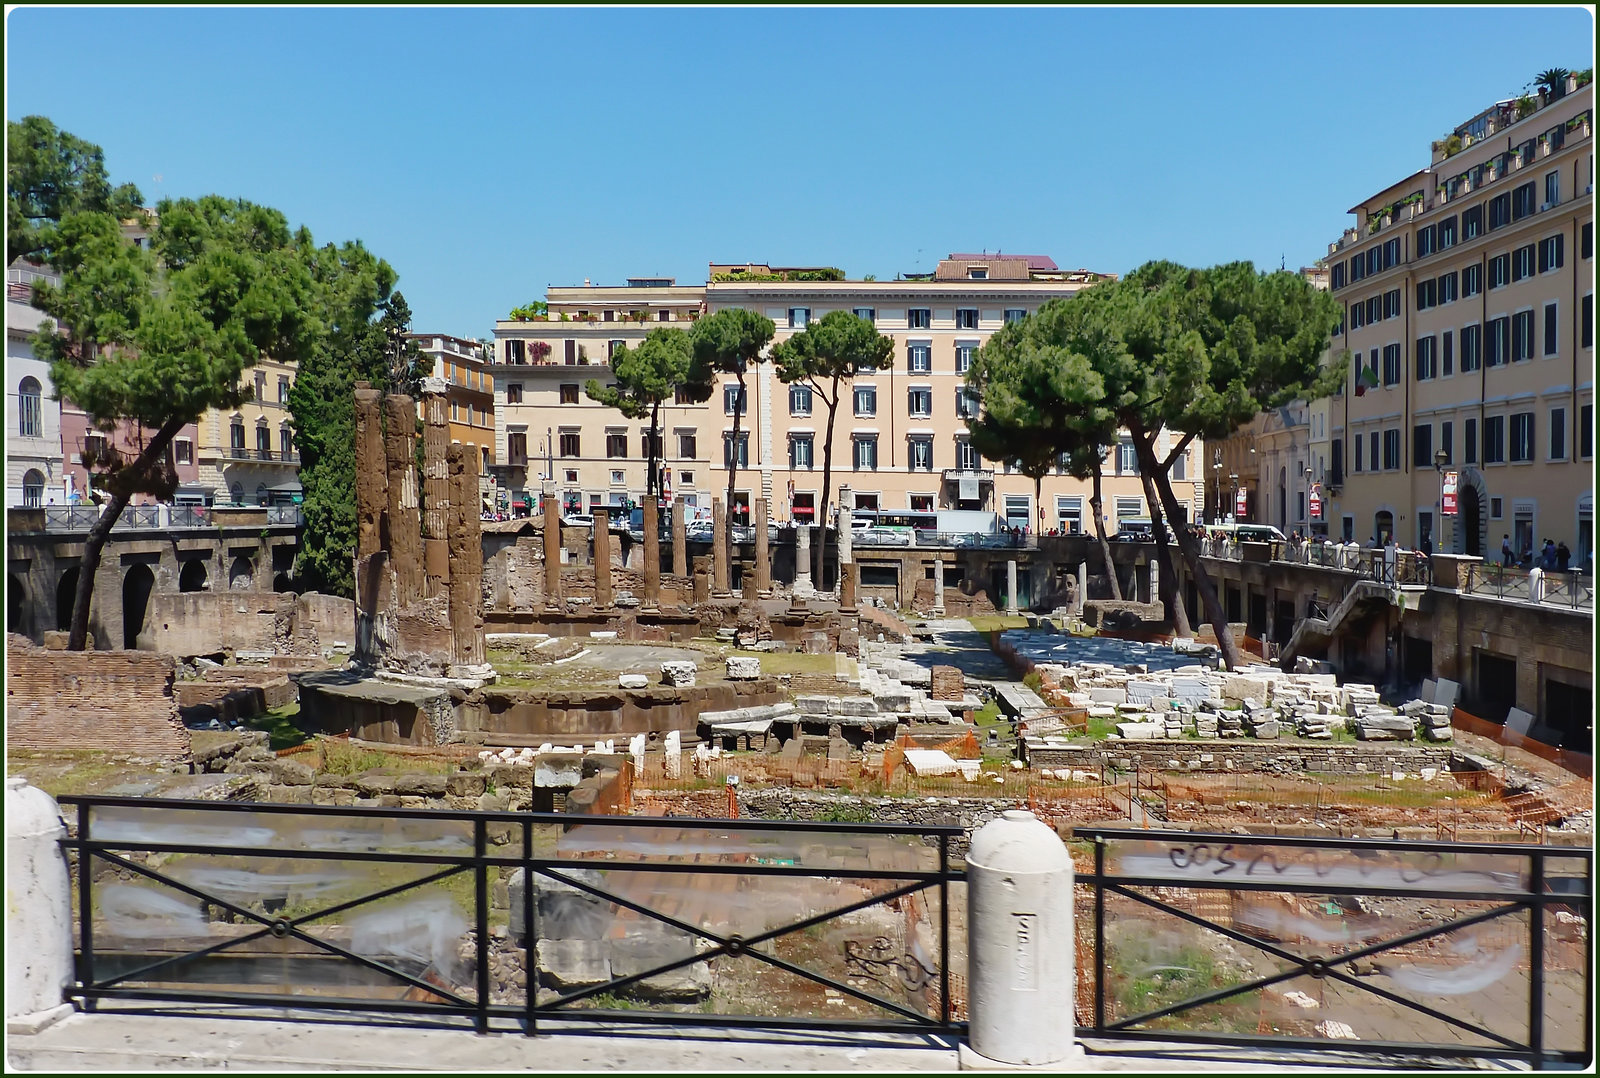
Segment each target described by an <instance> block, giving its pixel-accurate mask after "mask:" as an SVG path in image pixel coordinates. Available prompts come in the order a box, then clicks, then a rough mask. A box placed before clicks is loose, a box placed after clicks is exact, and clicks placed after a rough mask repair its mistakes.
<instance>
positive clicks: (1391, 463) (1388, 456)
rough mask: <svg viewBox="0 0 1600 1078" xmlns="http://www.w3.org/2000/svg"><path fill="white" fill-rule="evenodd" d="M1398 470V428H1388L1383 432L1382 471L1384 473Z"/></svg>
mask: <svg viewBox="0 0 1600 1078" xmlns="http://www.w3.org/2000/svg"><path fill="white" fill-rule="evenodd" d="M1399 469H1400V428H1399V427H1390V428H1389V429H1388V430H1386V431H1384V432H1383V470H1384V471H1386V472H1393V471H1399Z"/></svg>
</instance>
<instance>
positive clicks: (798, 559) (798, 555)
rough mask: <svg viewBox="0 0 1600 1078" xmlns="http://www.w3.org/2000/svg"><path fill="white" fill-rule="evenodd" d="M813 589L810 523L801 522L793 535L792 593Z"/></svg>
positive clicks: (806, 592)
mask: <svg viewBox="0 0 1600 1078" xmlns="http://www.w3.org/2000/svg"><path fill="white" fill-rule="evenodd" d="M814 590H815V586H814V585H813V584H812V583H811V525H809V524H801V525H799V526H798V527H797V528H795V535H794V594H795V596H796V597H800V596H806V595H810V594H811V593H812V592H813V591H814Z"/></svg>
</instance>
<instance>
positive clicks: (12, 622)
mask: <svg viewBox="0 0 1600 1078" xmlns="http://www.w3.org/2000/svg"><path fill="white" fill-rule="evenodd" d="M28 620H29V618H28V582H27V581H26V580H24V579H23V578H22V577H20V576H18V575H17V574H16V573H11V574H9V575H8V576H7V579H6V632H8V633H18V634H20V635H22V636H27V635H28Z"/></svg>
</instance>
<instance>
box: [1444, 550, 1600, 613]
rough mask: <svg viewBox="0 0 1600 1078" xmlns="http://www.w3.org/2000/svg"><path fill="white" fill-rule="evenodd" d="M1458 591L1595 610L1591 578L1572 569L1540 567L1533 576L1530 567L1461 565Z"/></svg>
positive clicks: (1482, 564)
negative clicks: (1536, 574)
mask: <svg viewBox="0 0 1600 1078" xmlns="http://www.w3.org/2000/svg"><path fill="white" fill-rule="evenodd" d="M1461 590H1462V591H1463V592H1465V593H1466V594H1468V595H1492V596H1494V597H1495V598H1496V599H1513V600H1516V601H1519V602H1528V603H1531V602H1538V603H1552V604H1554V605H1556V606H1566V607H1571V608H1573V609H1586V610H1592V609H1594V577H1593V576H1591V575H1585V574H1583V573H1580V572H1577V571H1575V570H1566V571H1562V570H1559V569H1550V570H1540V571H1539V575H1538V577H1535V576H1534V575H1533V572H1532V570H1529V569H1510V568H1507V567H1505V566H1503V565H1496V564H1495V563H1494V562H1488V561H1485V562H1478V563H1476V564H1470V565H1467V566H1465V567H1464V573H1463V575H1462V579H1461Z"/></svg>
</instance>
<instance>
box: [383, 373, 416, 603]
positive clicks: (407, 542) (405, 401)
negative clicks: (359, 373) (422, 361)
mask: <svg viewBox="0 0 1600 1078" xmlns="http://www.w3.org/2000/svg"><path fill="white" fill-rule="evenodd" d="M383 419H384V432H383V451H384V465H385V467H386V469H387V471H388V473H389V479H388V483H389V512H388V524H389V526H388V529H387V530H388V535H387V539H388V546H389V564H390V566H391V567H392V568H393V570H394V586H395V601H396V603H397V605H399V606H400V607H401V608H402V609H403V608H405V607H407V606H410V605H411V604H412V603H415V602H417V601H418V600H419V599H421V598H422V597H423V592H424V591H425V590H426V581H425V578H424V575H423V568H422V514H421V507H420V506H419V504H418V498H417V466H416V459H415V453H414V447H415V445H416V434H417V429H416V428H417V402H416V401H414V400H412V399H411V398H410V397H409V396H406V395H405V394H403V393H391V394H389V395H388V396H387V397H384V398H383Z"/></svg>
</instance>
